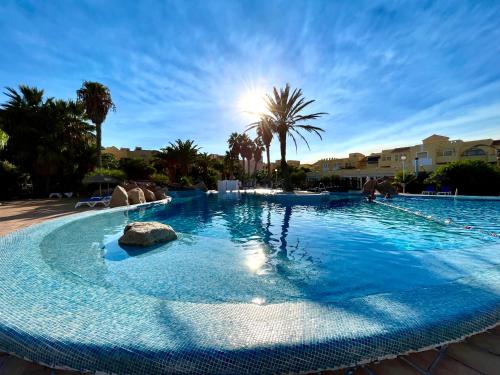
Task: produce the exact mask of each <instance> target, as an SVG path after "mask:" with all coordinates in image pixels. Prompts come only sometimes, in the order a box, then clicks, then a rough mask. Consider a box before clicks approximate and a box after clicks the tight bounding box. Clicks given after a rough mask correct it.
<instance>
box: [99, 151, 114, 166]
mask: <svg viewBox="0 0 500 375" xmlns="http://www.w3.org/2000/svg"><path fill="white" fill-rule="evenodd" d="M101 159H102V167H103V168H108V169H117V168H118V160H117V159H116V157H115V155H113V154H110V153H108V152H105V153H103V154H102V155H101Z"/></svg>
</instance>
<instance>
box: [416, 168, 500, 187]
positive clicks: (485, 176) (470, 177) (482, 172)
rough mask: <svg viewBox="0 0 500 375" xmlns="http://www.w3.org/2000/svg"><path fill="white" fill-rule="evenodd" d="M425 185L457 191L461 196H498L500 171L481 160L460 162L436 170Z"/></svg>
mask: <svg viewBox="0 0 500 375" xmlns="http://www.w3.org/2000/svg"><path fill="white" fill-rule="evenodd" d="M425 183H426V184H433V185H436V187H437V188H438V189H439V188H442V187H444V186H446V187H449V188H450V189H451V190H452V191H454V190H455V189H458V193H459V194H463V195H498V194H499V193H500V170H499V168H498V167H496V166H493V165H491V164H488V163H486V162H484V161H482V160H460V161H456V162H453V163H449V164H446V165H443V166H441V167H439V168H437V169H436V170H435V171H434V172H432V174H431V175H430V176H429V177H428V178H427V179H426V180H425Z"/></svg>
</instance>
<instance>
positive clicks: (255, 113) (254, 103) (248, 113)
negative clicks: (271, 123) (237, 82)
mask: <svg viewBox="0 0 500 375" xmlns="http://www.w3.org/2000/svg"><path fill="white" fill-rule="evenodd" d="M264 97H265V95H264V91H260V90H257V89H251V90H247V91H246V92H245V93H244V94H243V95H242V96H241V97H240V100H239V101H238V108H239V110H240V112H241V113H242V114H244V115H245V117H248V118H250V119H252V120H258V119H259V118H260V115H261V114H262V113H267V112H268V110H267V107H266V102H265V100H264Z"/></svg>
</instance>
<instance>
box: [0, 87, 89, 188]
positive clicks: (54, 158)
mask: <svg viewBox="0 0 500 375" xmlns="http://www.w3.org/2000/svg"><path fill="white" fill-rule="evenodd" d="M5 95H6V96H7V101H6V102H5V103H3V104H2V105H1V106H0V123H1V124H2V129H3V131H4V132H6V133H7V134H9V139H8V142H7V145H6V147H5V149H4V150H3V151H2V152H3V155H4V157H5V158H6V159H7V160H9V161H10V162H11V163H13V164H15V165H16V166H18V168H19V169H20V171H21V172H23V173H28V174H29V175H31V177H32V181H33V187H34V191H35V193H36V194H47V193H48V192H49V191H51V190H53V189H57V190H66V191H71V190H73V189H75V188H77V187H78V184H79V183H80V181H81V179H82V178H83V176H84V175H85V174H86V173H87V172H88V171H90V170H91V169H92V168H93V166H94V162H95V137H94V135H93V131H94V126H92V125H91V124H89V123H87V122H86V121H85V109H84V107H83V106H82V105H81V104H79V103H76V102H74V101H71V100H67V101H64V100H57V99H54V98H48V99H44V92H43V90H39V89H37V88H34V87H28V86H24V85H20V86H19V89H18V90H15V89H12V88H7V89H6V92H5Z"/></svg>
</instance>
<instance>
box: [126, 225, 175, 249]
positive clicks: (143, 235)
mask: <svg viewBox="0 0 500 375" xmlns="http://www.w3.org/2000/svg"><path fill="white" fill-rule="evenodd" d="M175 239H177V234H176V233H175V231H174V230H173V229H172V227H171V226H170V225H165V224H162V223H158V222H155V221H147V222H134V223H130V224H127V226H126V227H125V229H124V230H123V236H121V237H120V239H119V240H118V243H119V244H120V245H125V246H141V247H146V246H151V245H154V244H158V243H163V242H168V241H172V240H175Z"/></svg>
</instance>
